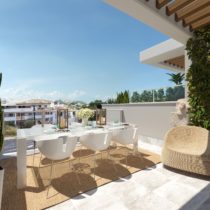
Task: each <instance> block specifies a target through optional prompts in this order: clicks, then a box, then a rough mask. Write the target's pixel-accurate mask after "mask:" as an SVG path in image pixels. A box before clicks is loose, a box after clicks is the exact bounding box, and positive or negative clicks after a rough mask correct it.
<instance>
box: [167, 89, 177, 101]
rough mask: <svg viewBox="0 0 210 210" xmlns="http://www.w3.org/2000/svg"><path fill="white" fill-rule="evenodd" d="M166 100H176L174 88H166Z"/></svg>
mask: <svg viewBox="0 0 210 210" xmlns="http://www.w3.org/2000/svg"><path fill="white" fill-rule="evenodd" d="M166 101H175V95H174V88H172V87H169V88H167V89H166Z"/></svg>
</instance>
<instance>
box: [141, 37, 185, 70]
mask: <svg viewBox="0 0 210 210" xmlns="http://www.w3.org/2000/svg"><path fill="white" fill-rule="evenodd" d="M184 50H185V47H184V45H183V44H181V43H179V42H177V41H176V40H173V39H169V40H166V41H164V42H162V43H159V44H157V45H155V46H152V47H150V48H149V49H146V50H144V51H142V52H140V62H141V63H145V64H150V65H153V66H156V67H159V68H164V69H168V70H172V71H176V72H183V71H184Z"/></svg>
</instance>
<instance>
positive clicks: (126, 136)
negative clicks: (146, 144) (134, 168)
mask: <svg viewBox="0 0 210 210" xmlns="http://www.w3.org/2000/svg"><path fill="white" fill-rule="evenodd" d="M137 130H138V128H136V127H134V126H130V127H128V128H123V129H119V130H116V131H113V132H112V141H114V142H116V143H118V144H122V145H125V146H128V145H130V144H132V145H133V148H135V146H136V145H135V144H136V142H137V139H136V138H137ZM137 147H138V145H137ZM128 155H129V150H128V152H127V155H126V166H127V163H128Z"/></svg>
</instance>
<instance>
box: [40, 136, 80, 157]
mask: <svg viewBox="0 0 210 210" xmlns="http://www.w3.org/2000/svg"><path fill="white" fill-rule="evenodd" d="M76 144H77V137H69V136H61V137H59V138H57V139H53V140H50V139H49V140H45V141H37V147H38V149H39V151H40V152H41V153H42V154H43V155H44V156H45V157H46V158H48V159H50V160H62V159H65V158H68V157H70V155H71V154H72V153H73V151H74V149H75V147H76Z"/></svg>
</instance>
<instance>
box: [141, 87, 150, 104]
mask: <svg viewBox="0 0 210 210" xmlns="http://www.w3.org/2000/svg"><path fill="white" fill-rule="evenodd" d="M152 98H153V94H152V91H149V90H144V91H143V92H142V94H141V100H140V101H142V102H152Z"/></svg>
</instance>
